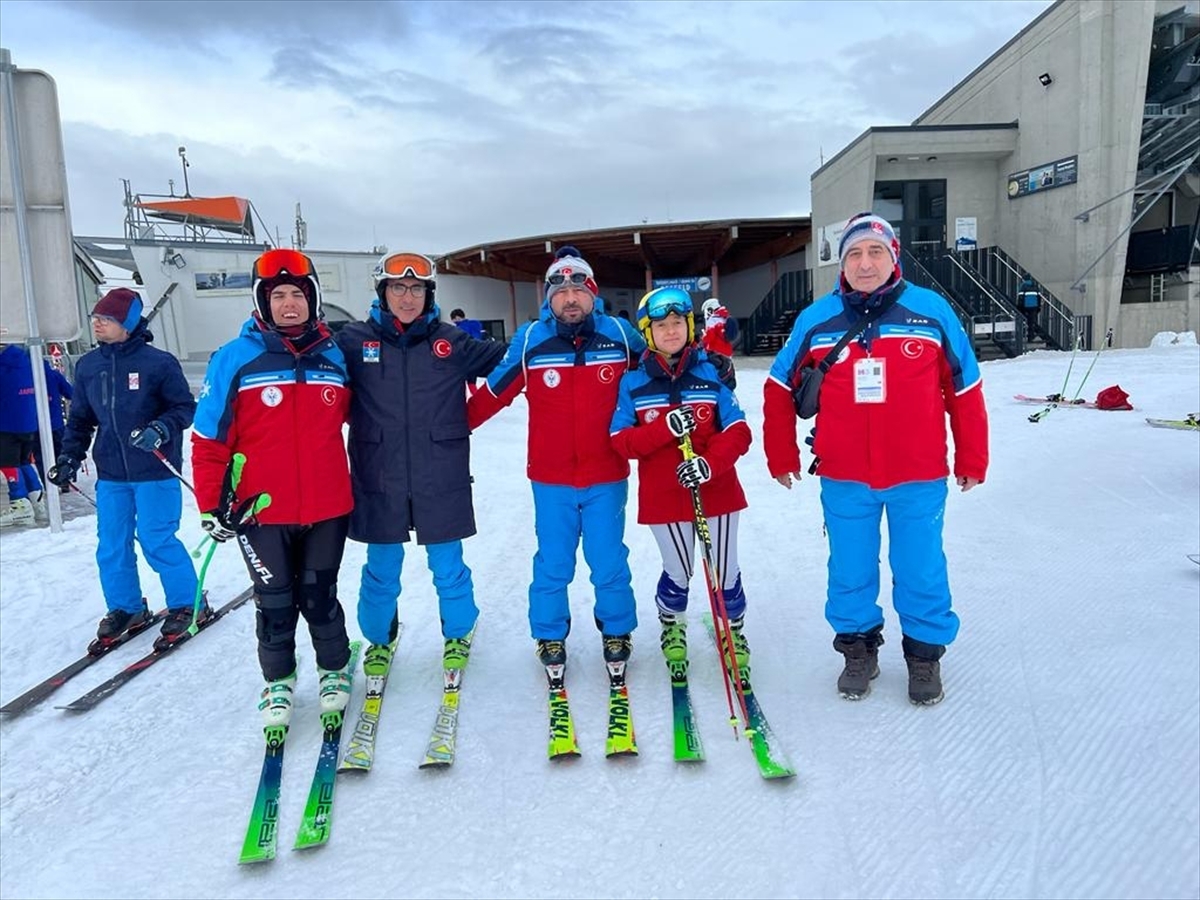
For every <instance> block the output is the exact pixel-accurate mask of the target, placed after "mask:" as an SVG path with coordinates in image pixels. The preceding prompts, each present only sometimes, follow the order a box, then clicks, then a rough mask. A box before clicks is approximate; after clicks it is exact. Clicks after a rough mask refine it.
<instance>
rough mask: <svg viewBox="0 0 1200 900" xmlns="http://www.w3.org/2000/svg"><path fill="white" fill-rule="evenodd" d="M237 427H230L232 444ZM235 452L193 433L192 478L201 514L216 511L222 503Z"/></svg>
mask: <svg viewBox="0 0 1200 900" xmlns="http://www.w3.org/2000/svg"><path fill="white" fill-rule="evenodd" d="M235 433H236V432H235V427H234V426H233V425H231V426H230V427H229V435H228V437H229V439H230V444H232V443H233V440H234V439H235V438H234V435H235ZM232 456H233V451H232V450H230V449H229V446H228V445H226V444H223V443H222V442H221V441H217V440H213V439H212V438H206V437H201V436H200V435H198V434H196V432H194V431H193V432H192V478H193V479H194V480H195V488H196V507H197V509H199V510H200V512H209V511H210V510H213V509H216V508H217V506H218V504H220V502H221V483H222V482H223V481H224V480H225V469H226V468H227V467H228V466H229V460H230V459H231V458H232Z"/></svg>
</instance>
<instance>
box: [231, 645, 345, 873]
mask: <svg viewBox="0 0 1200 900" xmlns="http://www.w3.org/2000/svg"><path fill="white" fill-rule="evenodd" d="M361 648H362V642H361V641H352V642H351V644H350V661H349V663H347V670H348V671H349V672H350V677H351V679H353V677H354V670H355V668H356V667H357V665H358V653H359V650H360V649H361ZM351 687H353V681H351ZM344 720H345V713H344V712H327V713H323V714H322V715H321V730H322V735H321V750H320V753H319V754H318V755H317V767H316V769H315V770H314V772H313V779H312V784H311V786H310V787H309V790H308V801H307V802H306V803H305V805H304V816H303V818H302V819H301V820H300V830H299V831H298V832H297V834H296V843H295V845H294V846H293V849H295V850H307V849H310V848H312V847H319V846H321V845H323V844H325V843H327V842H328V841H329V834H330V830H331V829H332V827H333V794H334V788H335V787H336V785H337V769H338V752H339V751H340V750H341V746H342V723H343V722H344ZM287 732H288V729H287V727H286V726H282V727H268V728H266V729H264V736H265V738H266V749H265V750H264V751H263V764H262V772H261V774H260V775H259V779H258V791H257V792H256V793H255V795H254V806H253V808H252V809H251V812H250V822H249V824H248V825H247V827H246V839H245V841H244V842H243V843H242V855H241V858H240V859H239V862H242V863H258V862H266V861H268V860H271V859H274V858H275V847H276V843H277V841H276V838H277V836H278V832H279V797H280V788H281V783H282V780H283V751H284V748H285V747H286V746H287V743H286V742H287Z"/></svg>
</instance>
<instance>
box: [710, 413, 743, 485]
mask: <svg viewBox="0 0 1200 900" xmlns="http://www.w3.org/2000/svg"><path fill="white" fill-rule="evenodd" d="M752 440H753V437H752V435H751V433H750V426H749V425H747V424H746V422H745V420H744V419H743V420H742V421H740V422H734V423H733V424H732V425H730V426H729V427H728V428H726V429H725V430H724V431H718V432H717V433H716V434H714V435H713V436H712V437H711V438H710V439H709V441H708V444H707V445H706V446H705V448H704V452H703V453H702V454H700V455H701V456H703V457H704V460H705V462H707V463H708V465H709V467H710V468H711V469H712V471H713V474H714V475H719V474H720V473H721V472H727V471H729V470H730V469H732V468H733V467H734V465H736V464H737V461H738V458H739V457H741V456H744V455H745V453H746V451H747V450H749V449H750V442H751V441H752Z"/></svg>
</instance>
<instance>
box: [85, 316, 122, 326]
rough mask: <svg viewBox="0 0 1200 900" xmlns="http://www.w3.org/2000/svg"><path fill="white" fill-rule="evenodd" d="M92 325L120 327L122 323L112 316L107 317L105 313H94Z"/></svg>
mask: <svg viewBox="0 0 1200 900" xmlns="http://www.w3.org/2000/svg"><path fill="white" fill-rule="evenodd" d="M91 318H92V324H94V325H110V324H111V325H120V324H121V323H120V322H119V321H118V320H117V319H114V318H113V317H112V316H106V315H104V314H103V313H92V316H91Z"/></svg>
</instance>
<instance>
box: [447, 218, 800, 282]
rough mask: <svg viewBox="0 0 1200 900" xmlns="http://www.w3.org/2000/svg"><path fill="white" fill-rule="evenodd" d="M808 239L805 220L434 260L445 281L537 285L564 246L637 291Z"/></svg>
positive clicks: (746, 264)
mask: <svg viewBox="0 0 1200 900" xmlns="http://www.w3.org/2000/svg"><path fill="white" fill-rule="evenodd" d="M811 239H812V219H811V218H810V217H808V216H802V217H797V218H779V219H722V220H718V221H710V222H673V223H669V224H665V225H649V224H643V225H634V226H625V227H622V228H604V229H599V230H596V231H577V232H568V233H563V234H543V235H537V236H535V237H526V238H517V239H514V240H506V241H495V242H492V243H488V244H479V245H477V246H474V247H467V248H464V249H462V250H456V251H454V252H453V253H447V254H445V255H444V256H440V257H438V260H437V262H438V269H439V270H440V271H442V272H445V273H447V274H449V275H476V276H484V277H487V278H499V279H502V280H505V281H508V280H512V281H540V280H541V279H542V277H543V276H544V275H545V273H546V268H547V267H548V266H549V265H550V263H551V262H552V261H553V260H554V252H555V251H556V250H557V249H558V248H559V247H562V246H563V245H565V244H571V245H573V246H575V247H577V248H578V249H579V251H580V253H582V254H583V257H584V259H586V260H587V261H588V263H589V264H590V265H591V267H592V269H593V270H594V271H595V273H596V279H597V280H598V281H599V282H600V283H601V284H603V285H605V286H606V287H626V288H641V287H643V286H644V285H645V284H646V272H647V269H649V270H650V273H651V277H652V278H687V277H691V276H695V275H708V274H709V273H710V272H711V270H712V266H713V264H714V263H715V264H716V265H717V268H718V271H719V272H721V273H724V274H730V273H732V272H738V271H740V270H742V269H749V268H752V267H754V266H758V265H762V264H763V263H767V262H770V261H771V260H773V259H779V258H780V257H783V256H787V255H789V254H791V253H795V252H797V251H798V250H800V249H802V248H803V247H804V246H805V245H806V244H808V243H810V241H811Z"/></svg>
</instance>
